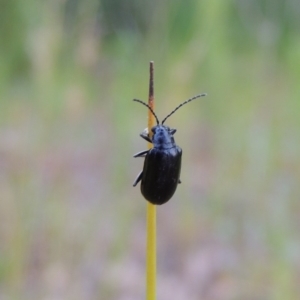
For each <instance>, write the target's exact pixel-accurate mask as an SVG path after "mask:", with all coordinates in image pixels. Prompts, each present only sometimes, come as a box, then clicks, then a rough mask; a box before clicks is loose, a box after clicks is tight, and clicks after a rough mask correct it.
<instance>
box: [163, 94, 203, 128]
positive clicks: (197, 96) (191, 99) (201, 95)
mask: <svg viewBox="0 0 300 300" xmlns="http://www.w3.org/2000/svg"><path fill="white" fill-rule="evenodd" d="M206 95H207V94H200V95H196V96H194V97H192V98H190V99H188V100H186V101H184V102H182V103H181V104H180V105H178V106H177V107H176V108H175V109H174V110H173V111H172V112H170V113H169V114H168V115H167V116H166V117H165V118H164V119H163V120H162V122H161V124H162V125H163V124H164V122H165V121H166V120H167V119H168V118H169V117H170V116H172V115H173V114H174V112H175V111H176V110H178V109H179V108H180V107H181V106H183V105H185V104H187V103H189V102H191V101H193V100H195V99H197V98H200V97H204V96H206Z"/></svg>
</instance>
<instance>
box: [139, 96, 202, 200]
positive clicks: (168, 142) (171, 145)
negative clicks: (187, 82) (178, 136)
mask: <svg viewBox="0 0 300 300" xmlns="http://www.w3.org/2000/svg"><path fill="white" fill-rule="evenodd" d="M203 96H206V94H200V95H197V96H194V97H193V98H190V99H188V100H186V101H184V102H183V103H181V104H180V105H178V106H177V107H176V108H175V109H174V110H173V111H172V112H171V113H170V114H168V115H167V116H166V117H165V118H164V119H163V121H162V122H161V124H159V121H158V118H157V116H156V114H155V113H154V111H153V110H152V108H151V107H150V106H149V105H148V104H146V103H145V102H143V101H141V100H138V99H133V101H136V102H139V103H141V104H143V105H145V106H147V107H148V109H149V110H150V111H151V113H152V114H153V116H154V117H155V119H156V123H157V125H156V126H154V127H152V129H151V131H152V133H153V135H152V138H150V135H149V132H148V129H147V128H146V129H145V130H144V131H143V132H142V133H141V134H140V136H141V137H142V138H143V139H145V140H146V141H148V142H149V143H152V144H153V148H151V149H149V150H144V151H141V152H138V153H136V154H135V155H134V156H133V157H144V156H146V157H145V161H144V168H143V171H141V172H140V174H139V175H138V176H137V178H136V180H135V181H134V183H133V186H136V185H137V184H138V183H139V181H141V192H142V194H143V196H144V197H145V198H146V199H147V200H148V201H149V202H151V203H152V204H164V203H166V202H167V201H169V200H170V199H171V197H172V196H173V195H174V193H175V191H176V188H177V184H178V183H181V182H180V169H181V156H182V150H181V148H180V147H178V146H177V145H176V144H175V140H174V137H173V135H174V134H175V132H176V129H171V128H169V127H167V126H164V125H163V124H164V122H165V121H166V120H167V119H168V118H169V117H170V116H171V115H172V114H174V113H175V111H177V110H178V109H179V108H180V107H181V106H183V105H185V104H187V103H188V102H190V101H193V100H195V99H197V98H199V97H203Z"/></svg>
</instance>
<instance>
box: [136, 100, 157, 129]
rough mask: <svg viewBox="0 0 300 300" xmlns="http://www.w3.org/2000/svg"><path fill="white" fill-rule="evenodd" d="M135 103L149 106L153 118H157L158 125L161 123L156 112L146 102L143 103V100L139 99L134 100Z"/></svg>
mask: <svg viewBox="0 0 300 300" xmlns="http://www.w3.org/2000/svg"><path fill="white" fill-rule="evenodd" d="M133 101H135V102H139V103H141V104H143V105H145V106H147V107H148V108H149V110H150V111H151V113H152V114H153V116H154V117H155V119H156V123H157V125H159V121H158V118H157V116H156V114H155V112H154V111H153V109H152V108H151V107H150V106H149V105H148V104H147V103H145V102H143V101H142V100H139V99H133Z"/></svg>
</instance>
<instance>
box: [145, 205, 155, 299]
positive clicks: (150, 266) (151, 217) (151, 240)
mask: <svg viewBox="0 0 300 300" xmlns="http://www.w3.org/2000/svg"><path fill="white" fill-rule="evenodd" d="M146 259H147V265H146V269H147V290H146V294H147V300H155V299H156V206H155V205H153V204H151V203H150V202H148V203H147V257H146Z"/></svg>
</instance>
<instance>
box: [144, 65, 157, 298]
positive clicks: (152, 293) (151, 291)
mask: <svg viewBox="0 0 300 300" xmlns="http://www.w3.org/2000/svg"><path fill="white" fill-rule="evenodd" d="M153 70H154V67H153V61H151V62H150V84H149V100H148V104H149V106H150V107H151V108H152V109H153V110H154V83H153ZM153 125H154V116H153V115H152V113H151V112H150V111H148V132H149V134H150V137H151V135H152V131H151V128H152V127H153ZM151 147H152V145H151V144H150V143H148V148H149V149H150V148H151ZM146 251H147V254H146V299H147V300H155V299H156V205H153V204H151V203H150V202H147V248H146Z"/></svg>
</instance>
